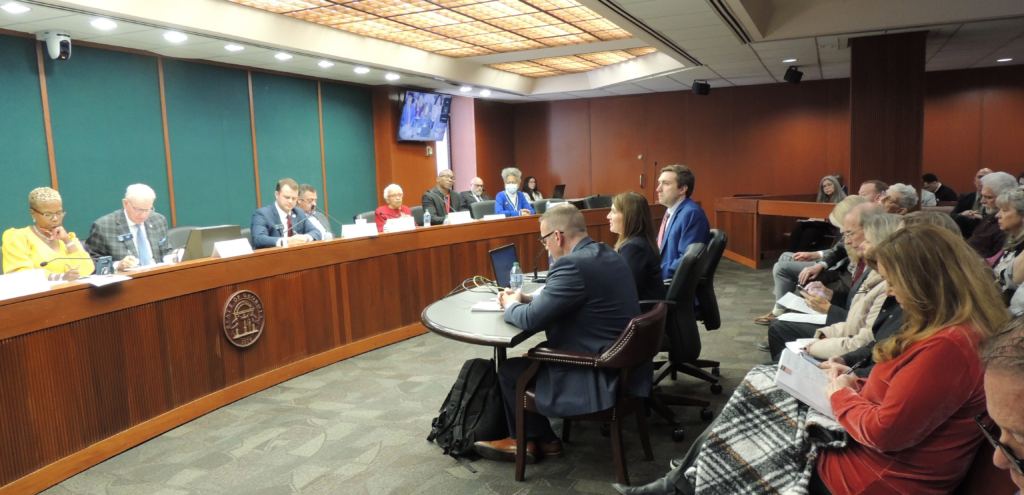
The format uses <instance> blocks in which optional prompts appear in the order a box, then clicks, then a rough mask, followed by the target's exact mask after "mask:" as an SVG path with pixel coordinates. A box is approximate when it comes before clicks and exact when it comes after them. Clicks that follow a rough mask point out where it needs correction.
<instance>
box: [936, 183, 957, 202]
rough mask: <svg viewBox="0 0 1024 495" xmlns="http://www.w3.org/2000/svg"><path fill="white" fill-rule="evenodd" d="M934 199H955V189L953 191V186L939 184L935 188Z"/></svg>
mask: <svg viewBox="0 0 1024 495" xmlns="http://www.w3.org/2000/svg"><path fill="white" fill-rule="evenodd" d="M935 200H936V201H957V200H958V197H957V195H956V191H954V190H953V188H951V187H949V186H947V185H945V184H943V185H941V186H939V188H938V189H936V190H935Z"/></svg>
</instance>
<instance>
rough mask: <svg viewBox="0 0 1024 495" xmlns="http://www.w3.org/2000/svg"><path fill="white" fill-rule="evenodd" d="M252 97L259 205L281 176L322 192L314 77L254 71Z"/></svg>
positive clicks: (271, 194)
mask: <svg viewBox="0 0 1024 495" xmlns="http://www.w3.org/2000/svg"><path fill="white" fill-rule="evenodd" d="M252 97H253V106H254V107H255V109H256V153H257V154H258V155H259V162H260V188H261V189H262V193H263V197H262V199H263V204H264V205H266V204H270V203H271V202H272V201H274V188H275V187H276V186H277V181H278V180H281V179H283V178H285V177H291V178H292V179H295V180H296V181H297V182H298V183H299V184H303V183H307V184H312V185H313V186H314V187H316V188H317V190H318V191H322V190H323V187H324V184H323V168H322V167H321V165H320V120H319V119H320V117H319V112H318V110H317V97H316V81H313V80H310V79H299V78H295V77H285V76H278V75H273V74H264V73H259V72H253V73H252Z"/></svg>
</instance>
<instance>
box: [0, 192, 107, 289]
mask: <svg viewBox="0 0 1024 495" xmlns="http://www.w3.org/2000/svg"><path fill="white" fill-rule="evenodd" d="M62 205H63V203H62V201H61V197H60V193H58V192H57V191H55V190H53V189H50V188H49V187H39V188H36V189H33V190H32V192H31V193H29V195H28V210H29V215H31V216H32V221H33V224H32V225H30V226H28V227H25V228H23V229H13V228H12V229H8V230H7V231H6V232H4V236H3V253H4V273H14V272H16V271H20V270H34V269H36V268H43V269H44V270H46V272H47V279H49V280H50V281H54V282H55V281H65V282H71V281H74V280H77V279H78V278H79V277H85V276H87V275H91V274H92V272H93V270H94V268H95V267H94V265H93V263H92V259H91V258H90V257H89V253H88V252H86V251H85V249H83V248H82V243H81V242H80V241H79V240H78V238H77V237H75V234H74V233H73V232H68V231H66V230H64V215H65V214H66V213H67V212H66V211H64V207H63V206H62ZM67 258H71V259H67ZM51 261H52V262H51ZM44 263H45V266H43V264H44Z"/></svg>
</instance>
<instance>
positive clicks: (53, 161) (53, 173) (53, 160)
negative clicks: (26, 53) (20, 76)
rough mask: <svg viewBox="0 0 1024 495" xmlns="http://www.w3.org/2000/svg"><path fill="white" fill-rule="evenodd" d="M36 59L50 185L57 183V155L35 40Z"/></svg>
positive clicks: (40, 48) (40, 45)
mask: <svg viewBox="0 0 1024 495" xmlns="http://www.w3.org/2000/svg"><path fill="white" fill-rule="evenodd" d="M36 60H37V61H38V62H39V94H40V96H41V98H42V102H43V129H44V130H45V131H46V157H47V159H48V160H49V161H50V187H52V188H54V189H56V190H58V191H59V190H60V187H59V186H58V184H57V157H56V155H55V154H54V152H53V126H52V125H51V124H50V93H49V91H48V90H47V89H46V66H45V65H44V64H43V42H42V41H36Z"/></svg>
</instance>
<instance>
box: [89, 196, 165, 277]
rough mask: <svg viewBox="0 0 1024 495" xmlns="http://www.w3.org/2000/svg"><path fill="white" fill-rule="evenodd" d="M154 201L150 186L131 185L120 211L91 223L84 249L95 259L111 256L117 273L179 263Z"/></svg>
mask: <svg viewBox="0 0 1024 495" xmlns="http://www.w3.org/2000/svg"><path fill="white" fill-rule="evenodd" d="M154 201H156V192H154V191H153V189H152V188H151V187H149V186H147V185H145V184H132V185H130V186H128V189H127V190H126V191H125V192H124V199H122V200H121V208H120V209H118V210H115V211H114V212H112V213H108V214H106V215H104V216H102V217H100V218H98V219H96V221H95V222H93V223H92V228H90V229H89V237H88V238H87V239H86V240H85V250H86V251H89V253H91V254H92V255H93V256H110V257H111V258H113V259H114V268H115V269H117V270H127V269H130V268H137V267H140V266H150V265H155V264H157V263H161V262H167V263H172V262H174V261H176V260H177V257H176V256H175V255H174V253H173V251H174V250H173V249H172V248H171V243H170V242H168V241H167V218H166V217H164V216H163V215H161V214H159V213H157V212H156V209H155V207H154V206H153V202H154Z"/></svg>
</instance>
